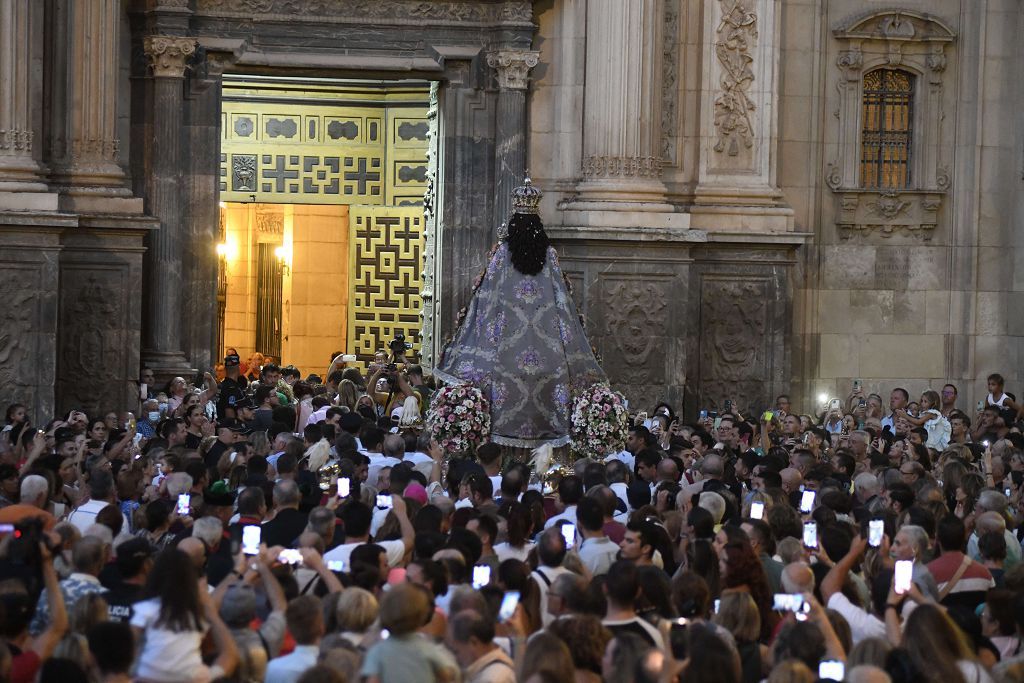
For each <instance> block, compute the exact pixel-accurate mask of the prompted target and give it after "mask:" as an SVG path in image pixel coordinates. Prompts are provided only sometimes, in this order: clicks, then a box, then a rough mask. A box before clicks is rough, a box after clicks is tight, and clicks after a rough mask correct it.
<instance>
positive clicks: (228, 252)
mask: <svg viewBox="0 0 1024 683" xmlns="http://www.w3.org/2000/svg"><path fill="white" fill-rule="evenodd" d="M237 257H238V245H236V244H235V243H234V241H232V240H227V241H226V242H221V243H220V244H218V245H217V258H222V259H224V260H227V261H234V260H235V258H237Z"/></svg>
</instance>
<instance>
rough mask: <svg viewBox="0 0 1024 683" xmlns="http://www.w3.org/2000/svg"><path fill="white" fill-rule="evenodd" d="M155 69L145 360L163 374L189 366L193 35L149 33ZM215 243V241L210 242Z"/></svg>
mask: <svg viewBox="0 0 1024 683" xmlns="http://www.w3.org/2000/svg"><path fill="white" fill-rule="evenodd" d="M143 47H144V50H145V53H146V57H147V58H148V59H149V63H150V65H151V67H152V69H153V85H152V91H153V110H152V112H153V113H152V117H153V122H152V128H151V133H150V137H149V139H148V140H147V141H146V143H147V150H146V151H147V155H148V157H149V164H148V165H149V168H150V173H149V177H148V178H147V182H146V194H147V197H148V198H149V207H150V212H151V213H152V214H153V215H154V216H156V217H157V218H158V219H159V220H160V228H159V229H158V230H157V231H156V232H155V233H152V234H151V235H150V236H149V243H148V251H147V252H146V262H145V265H146V267H145V287H144V291H145V293H146V299H145V310H144V316H145V326H144V334H143V344H142V354H143V361H144V362H145V363H147V364H149V365H150V367H152V368H153V369H154V371H157V372H159V373H160V374H162V375H163V374H173V373H174V372H177V371H179V370H183V369H185V368H186V367H187V362H186V360H185V354H184V352H183V348H184V347H183V345H182V328H183V325H182V322H181V321H182V315H183V313H184V310H183V306H182V294H183V291H184V288H183V286H182V283H183V275H184V269H183V237H184V232H185V227H184V226H183V225H182V220H181V197H182V189H181V185H180V175H181V170H182V169H181V133H182V125H181V123H182V106H183V102H182V94H183V87H182V78H183V77H184V75H185V63H186V61H187V60H188V58H189V57H190V56H191V55H192V54H193V53H194V52H195V50H196V41H195V40H194V39H192V38H183V37H174V36H147V37H146V39H145V42H144V45H143ZM211 246H212V245H211Z"/></svg>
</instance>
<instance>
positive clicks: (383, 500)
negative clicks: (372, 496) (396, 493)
mask: <svg viewBox="0 0 1024 683" xmlns="http://www.w3.org/2000/svg"><path fill="white" fill-rule="evenodd" d="M391 504H392V502H391V496H389V495H388V494H386V493H378V494H377V507H379V508H380V509H381V510H390V509H391Z"/></svg>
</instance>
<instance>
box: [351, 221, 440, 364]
mask: <svg viewBox="0 0 1024 683" xmlns="http://www.w3.org/2000/svg"><path fill="white" fill-rule="evenodd" d="M349 226H350V227H349V229H350V231H351V232H350V237H349V241H350V244H351V249H350V252H351V261H350V265H349V322H348V352H349V353H355V354H357V355H358V356H359V360H361V361H367V362H369V361H372V360H373V354H374V353H375V352H376V351H377V350H379V349H387V345H388V342H389V341H391V340H392V339H393V338H394V335H395V333H396V332H401V333H402V334H404V335H405V339H406V342H408V343H410V344H412V346H413V351H414V352H416V353H418V352H419V350H420V340H421V334H420V330H421V325H422V320H421V313H420V312H421V310H422V307H423V303H422V300H421V298H420V288H421V271H422V269H423V240H424V232H423V208H422V207H376V206H353V207H352V209H351V212H350V213H349ZM410 355H412V352H410Z"/></svg>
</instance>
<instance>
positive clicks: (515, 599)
mask: <svg viewBox="0 0 1024 683" xmlns="http://www.w3.org/2000/svg"><path fill="white" fill-rule="evenodd" d="M518 606H519V591H509V592H508V593H505V597H504V598H502V599H501V607H500V608H499V609H498V621H500V622H506V621H508V620H509V619H511V618H512V615H513V614H515V613H516V607H518Z"/></svg>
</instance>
